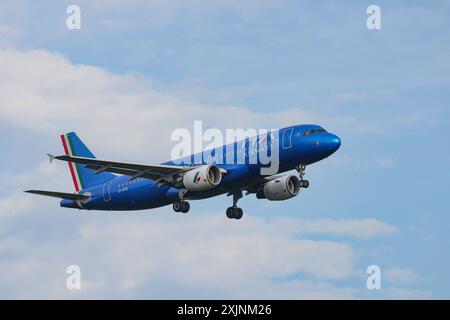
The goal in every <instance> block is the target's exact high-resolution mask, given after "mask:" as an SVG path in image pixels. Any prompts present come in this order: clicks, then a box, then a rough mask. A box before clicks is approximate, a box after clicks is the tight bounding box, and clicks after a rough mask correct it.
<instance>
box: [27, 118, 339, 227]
mask: <svg viewBox="0 0 450 320" xmlns="http://www.w3.org/2000/svg"><path fill="white" fill-rule="evenodd" d="M276 134H277V135H278V141H279V143H278V144H277V148H278V150H279V152H278V159H277V160H278V170H277V173H276V174H272V175H262V171H261V169H262V168H263V167H267V164H261V163H250V162H249V161H248V159H249V154H251V152H252V150H253V149H252V148H258V144H259V143H260V142H261V141H262V140H264V139H266V137H267V136H268V135H260V136H257V137H256V138H257V139H256V140H254V141H256V142H257V143H256V147H254V144H252V143H249V140H248V139H247V140H244V141H241V142H239V141H236V142H234V143H233V144H229V145H224V146H223V147H219V148H223V149H225V150H233V151H234V150H235V153H236V155H235V156H234V160H236V159H238V158H239V156H242V158H243V159H244V160H245V161H244V163H238V161H234V162H235V163H229V162H228V163H227V161H223V162H221V163H223V164H220V163H219V162H213V163H211V162H210V161H207V160H208V159H204V157H203V156H202V155H203V153H202V155H200V157H198V155H199V154H193V155H191V156H188V157H185V158H182V159H179V160H176V161H168V162H164V163H162V164H159V165H147V164H135V163H127V162H116V161H108V160H99V159H96V158H95V156H94V155H93V153H92V152H91V151H90V150H89V149H88V148H87V147H86V146H85V144H84V143H83V142H82V141H81V140H80V139H79V138H78V136H77V135H76V134H75V133H74V132H71V133H67V134H64V135H61V141H62V144H63V147H64V152H65V155H60V156H53V155H50V154H49V157H50V161H53V160H55V159H56V160H62V161H66V162H68V164H69V170H70V174H71V176H72V179H73V183H74V185H75V193H64V192H54V191H43V190H27V191H25V192H28V193H34V194H38V195H44V196H50V197H56V198H60V199H62V200H61V202H60V206H61V207H65V208H75V209H85V210H109V211H113V210H117V211H124V210H142V209H151V208H157V207H162V206H166V205H172V206H173V210H174V211H175V212H182V213H187V212H188V211H189V209H190V205H189V202H188V201H187V200H198V199H206V198H210V197H214V196H218V195H222V194H227V195H228V196H232V198H233V201H232V206H231V207H229V208H228V209H227V210H226V216H227V217H228V218H230V219H241V218H242V216H243V211H242V209H241V208H239V207H238V206H237V202H238V200H239V199H240V198H242V197H243V192H245V195H248V194H255V195H256V197H257V198H258V199H267V200H272V201H280V200H287V199H290V198H293V197H295V196H297V195H298V194H299V191H300V189H301V188H308V186H309V181H308V180H305V179H304V174H305V168H306V166H307V165H310V164H312V163H315V162H318V161H320V160H322V159H325V158H327V157H328V156H330V155H331V154H333V153H334V152H336V150H338V149H339V147H340V145H341V140H340V139H339V137H337V136H336V135H334V134H331V133H328V132H327V131H326V130H325V129H323V128H322V127H320V126H317V125H296V126H291V127H287V128H283V129H280V130H278V131H276ZM268 137H269V139H270V135H269V136H268ZM267 145H268V149H267V152H268V154H270V153H271V150H270V145H271V144H267ZM221 150H222V149H221ZM213 152H214V151H213ZM225 152H226V151H225ZM225 152H224V153H223V157H224V158H225V156H226V154H225ZM195 159H200V160H199V161H198V162H197V163H196V162H195ZM294 169H295V170H297V172H298V175H297V174H289V173H287V172H288V171H293V170H294ZM283 173H284V174H283Z"/></svg>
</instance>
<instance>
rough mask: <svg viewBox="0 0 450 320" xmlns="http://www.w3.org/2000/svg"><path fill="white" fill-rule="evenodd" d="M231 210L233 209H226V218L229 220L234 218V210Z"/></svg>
mask: <svg viewBox="0 0 450 320" xmlns="http://www.w3.org/2000/svg"><path fill="white" fill-rule="evenodd" d="M233 209H234V208H233V207H228V208H227V212H226V214H227V218H229V219H233V218H234V210H233Z"/></svg>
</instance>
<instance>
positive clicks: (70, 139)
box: [50, 132, 115, 192]
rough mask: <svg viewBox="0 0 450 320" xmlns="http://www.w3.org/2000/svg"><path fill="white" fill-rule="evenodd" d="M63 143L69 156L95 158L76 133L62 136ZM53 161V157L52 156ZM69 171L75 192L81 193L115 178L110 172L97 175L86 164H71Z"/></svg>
mask: <svg viewBox="0 0 450 320" xmlns="http://www.w3.org/2000/svg"><path fill="white" fill-rule="evenodd" d="M61 142H62V144H63V147H64V152H65V154H66V155H68V156H75V157H85V158H95V156H94V154H93V153H92V152H91V151H90V150H89V148H88V147H86V145H85V144H84V143H83V141H81V139H80V138H78V136H77V134H76V133H75V132H69V133H66V134H62V135H61ZM50 159H51V160H52V157H51V156H50ZM69 170H70V174H71V176H72V180H73V184H74V186H75V191H77V192H78V191H80V190H82V189H85V188H89V187H92V186H95V185H98V184H100V183H103V182H106V181H108V180H111V179H113V178H114V177H115V175H114V174H112V173H110V172H101V173H98V174H97V173H96V172H95V170H94V169H89V168H87V167H86V165H85V164H80V163H73V162H69Z"/></svg>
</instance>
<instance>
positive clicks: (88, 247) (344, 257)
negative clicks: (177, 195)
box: [0, 212, 353, 298]
mask: <svg viewBox="0 0 450 320" xmlns="http://www.w3.org/2000/svg"><path fill="white" fill-rule="evenodd" d="M30 214H34V213H33V212H31V213H30ZM84 216H85V217H86V216H89V219H84V220H87V222H85V223H81V224H78V223H77V224H76V226H78V227H77V229H76V230H72V232H70V234H71V236H70V237H69V238H68V239H66V240H65V241H61V240H60V241H43V242H41V243H40V245H39V246H36V245H35V243H34V241H33V240H32V239H27V237H17V236H15V235H12V236H11V237H10V238H6V239H5V238H3V239H2V240H1V241H0V251H1V252H2V253H3V254H7V252H11V251H12V252H14V256H13V257H11V258H10V259H7V260H6V259H3V260H1V261H0V267H1V269H2V275H0V284H1V287H2V293H1V294H2V295H4V296H8V297H34V298H38V297H39V298H49V297H70V296H71V295H73V293H72V292H69V291H67V290H66V289H65V277H66V275H65V267H66V266H67V265H70V264H78V265H79V266H80V267H81V270H82V277H83V281H86V282H84V283H82V286H83V288H84V289H83V290H82V292H80V293H79V296H80V297H89V298H93V297H101V298H102V297H104V298H110V297H145V296H146V295H149V296H150V297H204V298H206V297H209V294H210V293H211V292H213V293H214V294H215V295H216V296H217V297H224V298H227V297H235V298H250V297H252V298H255V297H260V298H264V297H278V298H279V297H286V296H289V297H292V298H294V297H308V295H309V290H312V291H313V292H312V293H311V294H312V295H313V296H317V297H319V296H323V297H339V296H340V291H341V290H340V289H337V288H334V287H333V286H332V285H331V284H330V283H328V282H326V281H324V280H333V279H346V278H348V277H350V276H351V274H352V264H353V250H352V249H351V247H350V246H349V245H347V244H344V243H338V242H332V241H311V240H302V239H297V238H296V237H295V236H294V235H293V234H292V233H291V232H287V233H283V232H279V231H280V230H279V227H280V225H278V224H277V222H276V221H275V222H274V223H273V222H272V221H266V220H263V219H261V218H252V217H247V218H246V219H245V221H244V220H243V221H240V222H238V223H235V222H236V221H228V220H226V219H225V218H224V217H223V215H222V214H209V215H204V214H200V215H191V216H186V217H185V216H180V215H178V216H177V215H171V216H162V215H159V216H157V215H151V214H150V215H128V216H123V215H122V216H119V215H115V216H113V215H110V214H103V215H92V213H89V214H86V215H84ZM281 231H283V230H281ZM46 232H50V233H52V231H51V230H47V231H46ZM299 274H300V275H299ZM293 275H296V276H295V277H294V279H288V277H290V276H293ZM299 277H300V279H298V278H299ZM304 278H306V279H308V278H311V280H305V279H304ZM315 279H317V280H315ZM320 279H322V280H320ZM170 288H171V289H173V291H171V290H168V289H170ZM262 289H264V290H262ZM342 291H343V292H342V293H343V295H342V297H351V292H352V291H351V290H350V289H345V290H342ZM142 292H145V294H143V293H142Z"/></svg>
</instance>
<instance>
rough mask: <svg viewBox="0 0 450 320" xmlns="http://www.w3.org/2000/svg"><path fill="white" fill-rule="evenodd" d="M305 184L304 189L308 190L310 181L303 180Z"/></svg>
mask: <svg viewBox="0 0 450 320" xmlns="http://www.w3.org/2000/svg"><path fill="white" fill-rule="evenodd" d="M303 183H304V187H303V188H308V187H309V181H308V180H303Z"/></svg>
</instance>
